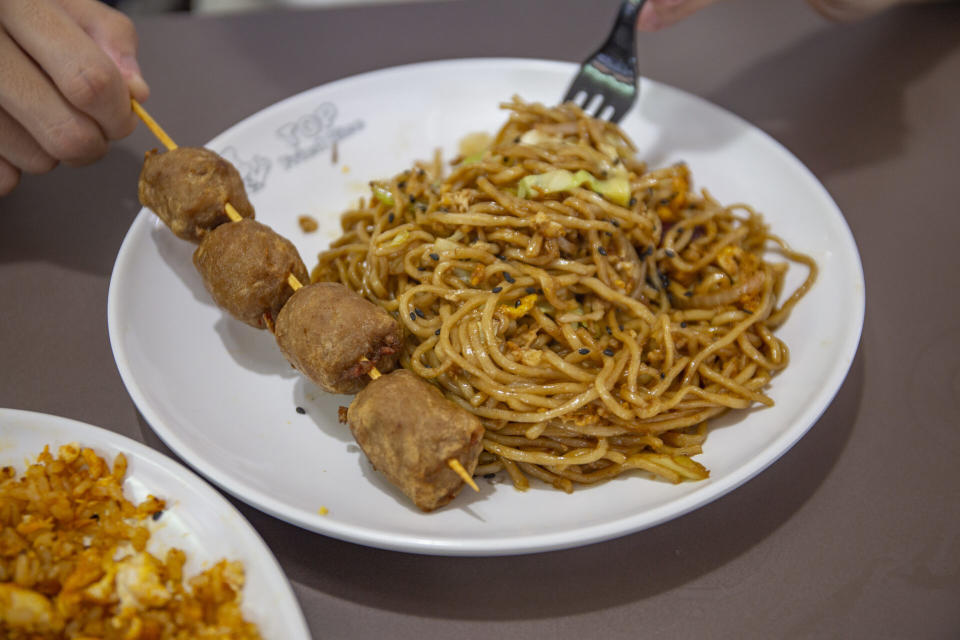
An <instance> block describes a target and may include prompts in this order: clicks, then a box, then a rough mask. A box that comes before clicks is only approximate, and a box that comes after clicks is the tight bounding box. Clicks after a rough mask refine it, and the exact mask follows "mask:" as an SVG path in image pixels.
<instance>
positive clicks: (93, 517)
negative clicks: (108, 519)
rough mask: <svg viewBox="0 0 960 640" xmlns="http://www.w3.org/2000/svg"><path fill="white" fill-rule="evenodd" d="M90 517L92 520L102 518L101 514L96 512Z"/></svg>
mask: <svg viewBox="0 0 960 640" xmlns="http://www.w3.org/2000/svg"><path fill="white" fill-rule="evenodd" d="M90 519H91V520H100V514H99V513H95V514H93V515H92V516H90Z"/></svg>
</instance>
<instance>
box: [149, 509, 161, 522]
mask: <svg viewBox="0 0 960 640" xmlns="http://www.w3.org/2000/svg"><path fill="white" fill-rule="evenodd" d="M150 517H151V518H153V520H154V522H156V521H157V520H159V519H160V518H162V517H163V511H154V512H153V515H152V516H150Z"/></svg>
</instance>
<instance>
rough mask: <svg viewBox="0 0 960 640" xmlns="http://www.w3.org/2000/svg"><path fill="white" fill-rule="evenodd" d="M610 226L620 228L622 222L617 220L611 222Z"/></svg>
mask: <svg viewBox="0 0 960 640" xmlns="http://www.w3.org/2000/svg"><path fill="white" fill-rule="evenodd" d="M610 224H612V225H613V226H615V227H619V226H620V222H619V221H617V220H611V221H610Z"/></svg>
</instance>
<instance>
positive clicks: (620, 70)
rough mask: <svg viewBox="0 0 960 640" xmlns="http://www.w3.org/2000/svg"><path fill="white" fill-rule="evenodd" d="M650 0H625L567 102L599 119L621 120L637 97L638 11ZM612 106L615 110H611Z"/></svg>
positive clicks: (578, 76) (576, 81)
mask: <svg viewBox="0 0 960 640" xmlns="http://www.w3.org/2000/svg"><path fill="white" fill-rule="evenodd" d="M644 2H646V0H625V1H624V3H623V4H622V5H620V13H618V14H617V19H616V21H615V22H614V23H613V29H612V30H611V31H610V35H609V36H607V40H606V41H605V42H604V43H603V45H602V46H601V47H600V48H599V49H597V50H596V51H595V52H594V54H593V55H591V56H590V57H589V58H587V59H586V60H585V61H584V63H583V65H581V67H580V72H579V73H578V74H577V75H576V77H575V78H574V79H573V82H572V83H571V84H570V88H569V89H567V94H566V96H564V98H563V102H573V103H574V104H576V105H577V106H580V107H582V108H583V109H584V111H587V113H589V114H590V115H595V116H596V117H598V118H601V117H605V115H606V114H607V113H609V116H610V120H611V121H612V122H620V120H621V119H622V118H623V116H624V114H625V113H626V112H627V111H628V110H629V109H630V107H631V106H633V103H634V102H635V101H636V99H637V51H636V48H635V46H634V41H635V34H636V31H637V14H638V13H640V8H641V7H643V3H644ZM611 109H612V111H611Z"/></svg>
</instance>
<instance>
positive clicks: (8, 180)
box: [0, 156, 20, 196]
mask: <svg viewBox="0 0 960 640" xmlns="http://www.w3.org/2000/svg"><path fill="white" fill-rule="evenodd" d="M19 183H20V170H19V169H17V168H16V167H15V166H13V165H12V164H10V163H9V162H7V161H6V160H4V159H3V156H0V196H5V195H7V194H8V193H10V192H11V191H13V189H14V187H16V186H17V185H18V184H19Z"/></svg>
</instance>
